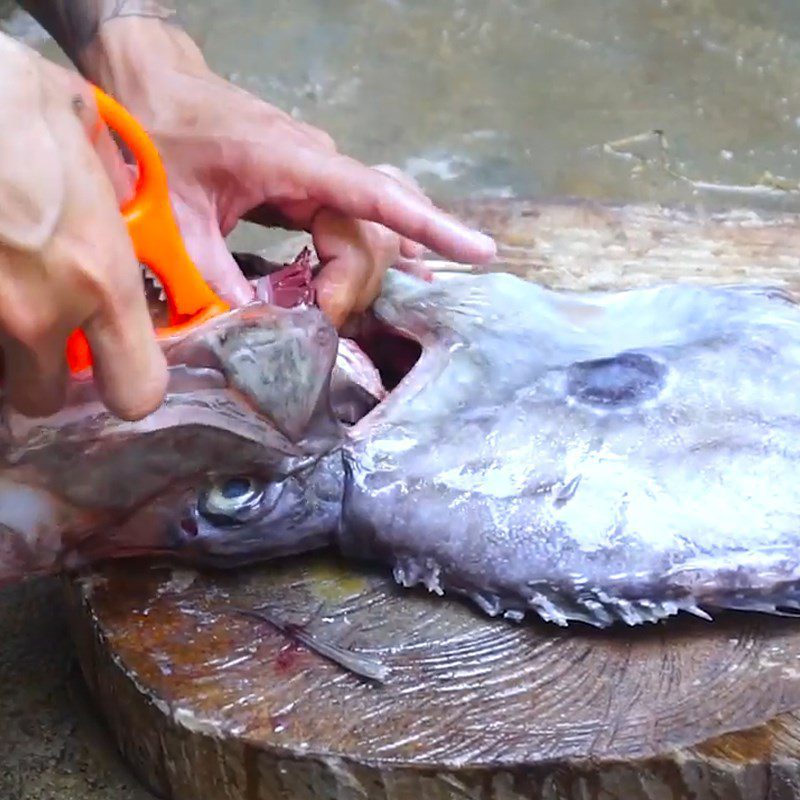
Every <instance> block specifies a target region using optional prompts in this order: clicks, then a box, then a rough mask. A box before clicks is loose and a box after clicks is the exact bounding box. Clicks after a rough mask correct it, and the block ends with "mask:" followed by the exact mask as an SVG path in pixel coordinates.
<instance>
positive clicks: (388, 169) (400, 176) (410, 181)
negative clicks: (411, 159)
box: [373, 164, 433, 206]
mask: <svg viewBox="0 0 800 800" xmlns="http://www.w3.org/2000/svg"><path fill="white" fill-rule="evenodd" d="M373 169H376V170H378V171H379V172H382V173H383V174H384V175H388V176H389V177H390V178H394V179H395V180H396V181H398V182H399V183H401V184H403V186H405V187H406V188H407V189H408V190H409V191H412V192H415V193H416V194H418V195H419V196H420V197H421V198H424V199H425V201H426V202H427V204H428V205H430V206H432V205H433V201H432V200H431V199H430V197H428V195H427V194H425V192H424V190H423V188H422V187H421V186H420V185H419V182H418V181H417V179H416V178H414V177H412V176H411V175H409V174H408V173H407V172H403V170H401V169H400V168H399V167H395V166H394V165H393V164H376V165H375V166H374V167H373Z"/></svg>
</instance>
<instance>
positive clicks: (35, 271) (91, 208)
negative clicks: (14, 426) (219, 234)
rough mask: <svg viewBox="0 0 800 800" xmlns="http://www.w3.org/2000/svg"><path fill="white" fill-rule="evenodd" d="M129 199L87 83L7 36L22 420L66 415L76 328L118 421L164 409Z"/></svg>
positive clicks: (5, 159)
mask: <svg viewBox="0 0 800 800" xmlns="http://www.w3.org/2000/svg"><path fill="white" fill-rule="evenodd" d="M130 188H131V187H130V183H129V178H128V172H127V170H126V167H125V164H124V162H123V161H122V159H121V157H120V155H119V152H118V150H117V148H116V146H115V145H114V142H113V140H112V139H111V137H110V135H109V134H108V131H107V130H106V129H105V128H104V127H103V126H102V125H100V124H99V120H98V115H97V109H96V106H95V103H94V98H93V96H92V93H91V91H90V89H89V86H88V84H87V83H86V82H85V81H84V80H83V79H82V78H80V76H78V75H77V74H74V73H72V72H68V71H67V70H64V69H62V68H61V67H58V66H56V65H55V64H52V63H50V62H48V61H47V60H45V59H44V58H42V57H41V56H39V55H38V54H36V53H35V52H33V51H32V50H29V49H28V48H26V47H24V46H23V45H20V44H18V43H17V42H14V41H13V40H11V39H10V38H8V37H6V36H2V35H0V345H2V349H3V356H4V372H5V375H4V381H5V384H4V391H5V393H6V394H7V396H8V399H9V401H10V402H11V404H12V405H13V406H14V407H16V408H17V409H18V410H19V411H21V412H22V413H25V414H28V415H32V416H44V415H47V414H50V413H54V412H56V411H57V410H58V409H59V408H60V407H61V406H62V404H63V401H64V394H65V389H66V385H67V378H68V368H67V363H66V358H65V348H66V341H67V337H68V336H69V334H70V333H71V332H72V331H73V330H75V329H77V328H81V329H82V330H83V331H84V333H85V334H86V336H87V339H88V340H89V344H90V346H91V348H92V353H93V360H94V376H95V379H96V382H97V384H98V388H99V390H100V394H101V397H102V399H103V400H104V402H105V403H106V405H107V406H108V408H109V409H110V410H111V411H112V412H114V413H116V414H117V415H119V416H120V417H122V418H125V419H137V418H140V417H143V416H145V415H146V414H147V413H149V412H150V411H152V410H153V409H155V408H156V407H157V406H158V405H159V404H160V402H161V400H162V399H163V395H164V392H165V389H166V380H167V370H166V362H165V359H164V356H163V354H162V352H161V349H160V348H159V347H158V344H157V342H156V338H155V334H154V331H153V326H152V323H151V321H150V315H149V313H148V309H147V304H146V301H145V296H144V292H143V290H142V280H141V270H140V267H139V263H138V261H137V259H136V257H135V255H134V252H133V248H132V245H131V242H130V238H129V236H128V233H127V230H126V228H125V225H124V222H123V219H122V216H121V215H120V213H119V202H120V200H122V199H124V198H125V197H126V195H127V193H128V192H129V191H130Z"/></svg>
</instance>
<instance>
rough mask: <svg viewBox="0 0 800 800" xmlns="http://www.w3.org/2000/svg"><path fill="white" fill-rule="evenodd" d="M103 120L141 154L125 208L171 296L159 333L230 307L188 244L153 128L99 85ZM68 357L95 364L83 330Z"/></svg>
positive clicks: (146, 258) (139, 249) (140, 247)
mask: <svg viewBox="0 0 800 800" xmlns="http://www.w3.org/2000/svg"><path fill="white" fill-rule="evenodd" d="M94 93H95V100H96V101H97V109H98V112H99V114H100V117H101V119H102V120H103V121H104V122H105V123H106V124H107V125H108V127H109V128H111V129H112V130H114V131H116V133H117V134H119V136H120V137H121V139H122V140H123V141H124V142H125V144H126V145H127V146H128V148H129V149H130V151H131V153H132V154H133V156H134V157H135V158H136V161H137V164H138V167H139V174H138V177H137V180H136V188H135V193H134V195H133V197H132V198H131V199H130V200H128V201H127V202H125V203H123V204H122V206H121V208H120V211H121V212H122V215H123V217H124V218H125V222H126V223H127V226H128V233H129V235H130V237H131V241H132V242H133V249H134V252H135V254H136V257H137V258H138V259H139V261H140V262H141V263H142V264H145V265H146V266H147V267H149V268H150V269H151V270H152V271H153V273H154V274H155V275H156V277H157V278H158V279H159V280H160V281H161V284H162V286H163V287H164V292H165V294H166V296H167V305H168V307H169V316H170V325H168V326H167V327H164V328H158V329H157V330H156V335H157V336H158V337H159V338H164V337H168V336H173V335H175V334H178V333H181V332H185V331H187V330H189V329H190V328H194V327H196V326H197V325H200V324H201V323H203V322H205V321H206V320H208V319H210V318H211V317H214V316H216V315H218V314H222V313H224V312H225V311H227V310H228V309H229V308H230V306H229V305H228V304H227V303H226V302H225V301H224V300H222V299H221V298H219V297H217V295H216V294H215V293H214V292H213V291H212V289H211V287H210V286H209V285H208V284H207V283H206V282H205V280H204V279H203V276H202V275H201V274H200V271H199V270H198V269H197V267H196V266H195V264H194V262H193V261H192V259H191V258H190V257H189V254H188V253H187V252H186V247H185V246H184V243H183V237H182V236H181V232H180V229H179V228H178V224H177V222H176V221H175V217H174V215H173V213H172V206H171V205H170V200H169V189H168V186H167V174H166V172H165V171H164V167H163V165H162V163H161V157H160V156H159V154H158V150H157V149H156V146H155V145H154V144H153V142H152V141H151V139H150V137H149V136H148V135H147V132H146V131H145V130H144V128H142V126H141V125H140V124H139V123H138V122H137V121H136V119H134V117H133V116H132V115H131V114H130V113H128V111H127V110H126V109H125V108H123V107H122V106H121V105H120V104H119V103H117V102H116V100H114V99H113V98H111V97H109V96H108V95H107V94H105V93H104V92H103V91H101V90H100V89H98V88H97V87H94ZM67 361H68V362H69V365H70V369H72V371H73V372H80V371H81V370H83V369H86V368H87V367H90V366H91V364H92V356H91V350H90V349H89V343H88V342H87V340H86V337H85V335H84V334H83V332H82V331H75V332H74V333H73V334H72V335H71V336H70V338H69V340H68V342H67Z"/></svg>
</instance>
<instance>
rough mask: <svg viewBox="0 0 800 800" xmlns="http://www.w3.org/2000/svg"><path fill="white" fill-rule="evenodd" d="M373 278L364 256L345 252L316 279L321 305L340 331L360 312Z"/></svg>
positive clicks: (318, 300) (315, 284)
mask: <svg viewBox="0 0 800 800" xmlns="http://www.w3.org/2000/svg"><path fill="white" fill-rule="evenodd" d="M369 278H370V264H369V261H368V259H367V258H366V257H365V254H364V253H359V252H355V251H351V252H349V253H348V252H345V253H343V254H342V255H340V256H337V257H336V258H333V259H331V260H330V261H328V262H327V263H326V264H325V266H324V267H323V268H322V269H321V270H320V272H319V273H318V275H317V277H316V278H315V279H314V288H315V289H316V293H317V303H318V305H319V307H320V308H321V309H322V311H323V313H325V314H326V315H327V316H328V318H329V319H330V320H331V322H332V323H333V324H334V326H335V327H336V328H341V326H342V325H344V323H345V322H346V321H347V318H348V317H349V316H350V314H352V313H353V311H354V310H356V306H357V304H358V300H359V296H360V295H361V293H362V290H363V287H364V285H365V284H366V283H367V282H368V281H369Z"/></svg>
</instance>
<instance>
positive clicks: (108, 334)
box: [83, 291, 168, 420]
mask: <svg viewBox="0 0 800 800" xmlns="http://www.w3.org/2000/svg"><path fill="white" fill-rule="evenodd" d="M126 295H127V298H128V300H129V302H126V303H122V302H119V303H112V304H104V306H103V307H101V310H99V311H98V312H96V313H95V314H94V315H93V316H92V317H91V318H90V319H88V320H87V321H86V322H85V323H84V324H83V331H84V333H85V334H86V338H87V339H88V341H89V346H90V347H91V350H92V359H93V376H94V379H95V382H96V384H97V387H98V389H99V391H100V396H101V397H102V398H103V402H104V403H105V405H106V406H107V407H108V409H109V410H110V411H111V412H112V413H113V414H116V415H117V416H118V417H120V418H121V419H125V420H137V419H142V417H146V416H147V415H148V414H150V413H152V412H153V411H155V410H156V409H157V408H158V407H159V406H160V405H161V402H162V401H163V399H164V394H165V392H166V388H167V380H168V373H167V362H166V358H165V357H164V353H163V352H162V350H161V348H160V347H159V346H158V342H157V341H156V337H155V332H154V330H153V325H152V322H151V321H150V315H149V314H148V313H147V304H146V303H145V300H144V294H143V293H142V292H141V291H139V292H132V293H126ZM120 299H122V298H120Z"/></svg>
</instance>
